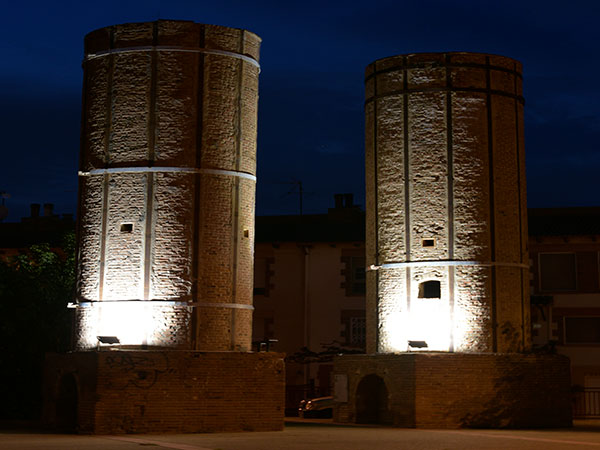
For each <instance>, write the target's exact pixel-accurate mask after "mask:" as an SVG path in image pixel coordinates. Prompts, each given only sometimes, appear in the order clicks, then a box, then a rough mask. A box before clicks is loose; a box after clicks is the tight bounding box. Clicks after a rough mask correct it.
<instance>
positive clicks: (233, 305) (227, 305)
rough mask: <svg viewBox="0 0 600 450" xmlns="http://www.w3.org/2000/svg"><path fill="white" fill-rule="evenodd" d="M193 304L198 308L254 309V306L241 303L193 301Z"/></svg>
mask: <svg viewBox="0 0 600 450" xmlns="http://www.w3.org/2000/svg"><path fill="white" fill-rule="evenodd" d="M194 306H198V307H199V308H229V309H249V310H253V309H254V306H252V305H245V304H242V303H194Z"/></svg>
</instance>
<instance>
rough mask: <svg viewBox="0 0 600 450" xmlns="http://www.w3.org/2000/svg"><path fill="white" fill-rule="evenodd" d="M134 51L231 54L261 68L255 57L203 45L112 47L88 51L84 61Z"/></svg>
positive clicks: (232, 56) (230, 55)
mask: <svg viewBox="0 0 600 450" xmlns="http://www.w3.org/2000/svg"><path fill="white" fill-rule="evenodd" d="M134 52H183V53H205V54H207V55H220V56H229V57H231V58H237V59H241V60H243V61H246V62H247V63H250V64H252V65H253V66H255V67H257V68H258V69H259V70H260V64H258V61H256V60H255V59H254V58H251V57H250V56H246V55H240V54H239V53H234V52H228V51H226V50H216V49H210V48H201V47H176V46H170V45H156V46H155V45H147V46H140V47H123V48H112V49H110V50H103V51H100V52H97V53H88V54H87V55H86V56H85V58H84V60H83V61H84V62H86V61H90V60H92V59H96V58H101V57H103V56H107V55H114V54H118V53H134Z"/></svg>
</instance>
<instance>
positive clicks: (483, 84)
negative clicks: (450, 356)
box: [365, 53, 530, 353]
mask: <svg viewBox="0 0 600 450" xmlns="http://www.w3.org/2000/svg"><path fill="white" fill-rule="evenodd" d="M521 82H522V76H521V64H520V63H519V62H517V61H515V60H512V59H509V58H505V57H502V56H493V55H482V54H472V53H446V54H442V53H438V54H418V55H405V56H397V57H391V58H386V59H383V60H379V61H377V62H375V63H373V64H371V65H369V66H368V67H367V71H366V97H367V98H366V106H365V113H366V170H367V209H366V210H367V265H368V266H370V268H371V270H370V273H369V275H368V281H367V282H368V284H369V288H368V306H367V310H368V311H369V312H370V313H371V314H370V316H369V329H370V330H371V333H370V335H369V349H368V350H369V351H370V352H378V353H390V352H392V353H393V352H398V351H406V350H407V349H408V345H409V344H408V343H409V342H421V343H423V342H424V343H426V344H427V347H414V348H412V349H411V350H412V351H418V350H420V349H426V350H442V351H456V352H518V351H522V350H524V349H527V348H529V345H530V330H529V258H528V253H527V207H526V189H525V154H524V151H523V147H524V145H523V103H524V102H523V97H522V89H521ZM421 345H424V344H421Z"/></svg>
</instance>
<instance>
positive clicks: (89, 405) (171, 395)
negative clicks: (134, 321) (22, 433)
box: [44, 351, 285, 434]
mask: <svg viewBox="0 0 600 450" xmlns="http://www.w3.org/2000/svg"><path fill="white" fill-rule="evenodd" d="M66 375H69V376H70V375H72V376H74V377H75V379H76V380H77V386H78V399H79V402H78V423H79V432H87V433H90V432H91V433H97V434H113V433H148V432H173V433H175V432H177V433H194V432H217V431H276V430H281V429H283V413H284V390H285V374H284V363H283V355H281V354H277V353H233V352H209V353H203V352H187V351H168V352H167V351H165V352H162V351H146V352H144V351H138V352H135V351H102V352H81V353H72V354H68V355H57V354H49V355H48V356H47V359H46V373H45V386H44V396H45V406H44V407H45V410H44V420H45V422H46V424H48V425H50V426H53V425H55V424H56V423H57V422H60V417H57V411H56V407H57V404H58V403H60V399H59V398H58V392H59V389H58V386H59V384H60V382H61V378H62V377H64V376H66Z"/></svg>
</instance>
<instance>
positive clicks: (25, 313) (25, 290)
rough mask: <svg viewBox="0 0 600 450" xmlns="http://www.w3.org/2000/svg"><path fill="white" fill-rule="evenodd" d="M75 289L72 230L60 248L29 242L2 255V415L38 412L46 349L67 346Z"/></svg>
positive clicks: (60, 349)
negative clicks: (6, 256) (69, 305)
mask: <svg viewBox="0 0 600 450" xmlns="http://www.w3.org/2000/svg"><path fill="white" fill-rule="evenodd" d="M74 289H75V236H74V234H73V233H70V234H67V235H66V236H65V238H64V242H63V245H62V247H61V248H59V249H55V248H50V246H49V245H48V244H39V245H33V246H31V247H30V248H29V249H27V250H26V251H23V252H21V253H20V254H18V255H17V256H14V257H12V258H10V259H9V260H8V261H1V260H0V317H1V318H2V319H1V320H0V386H1V388H0V392H1V393H2V399H3V400H2V402H3V407H2V408H0V418H22V419H33V418H36V417H38V416H39V413H40V410H41V383H42V371H43V364H44V355H45V353H46V352H65V351H67V350H69V347H70V337H71V314H70V310H68V309H67V307H66V306H67V303H68V302H69V301H71V300H72V298H73V294H74Z"/></svg>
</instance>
